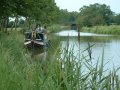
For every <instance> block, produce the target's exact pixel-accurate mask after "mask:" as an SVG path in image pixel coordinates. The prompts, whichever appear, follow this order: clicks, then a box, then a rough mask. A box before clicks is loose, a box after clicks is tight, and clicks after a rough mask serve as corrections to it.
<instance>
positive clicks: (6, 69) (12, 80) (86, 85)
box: [0, 32, 120, 90]
mask: <svg viewBox="0 0 120 90" xmlns="http://www.w3.org/2000/svg"><path fill="white" fill-rule="evenodd" d="M54 40H55V41H58V42H57V43H56V42H53V41H52V46H51V47H50V48H49V50H48V57H47V58H46V60H43V61H38V60H35V58H31V55H30V53H29V52H26V49H24V47H23V35H22V34H19V33H17V32H13V33H11V34H10V35H6V34H1V38H0V90H119V88H120V80H119V76H118V75H117V74H116V73H117V71H118V69H113V71H107V72H108V73H107V74H105V72H104V52H103V55H102V56H103V57H102V58H101V60H97V63H96V65H92V64H91V62H90V60H89V59H86V58H85V57H86V56H84V55H82V56H83V57H82V59H80V58H77V57H76V56H74V52H73V48H74V47H73V48H71V49H70V50H68V49H69V48H68V47H69V46H67V45H66V47H65V48H63V49H61V44H60V43H59V39H58V38H56V39H55V38H54ZM54 45H55V46H54ZM68 45H69V42H68ZM61 53H62V57H61ZM80 54H81V53H78V55H80ZM84 67H85V68H86V69H87V72H83V68H84Z"/></svg>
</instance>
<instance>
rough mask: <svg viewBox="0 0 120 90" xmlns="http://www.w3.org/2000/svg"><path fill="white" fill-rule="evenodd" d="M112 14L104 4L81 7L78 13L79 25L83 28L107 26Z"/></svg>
mask: <svg viewBox="0 0 120 90" xmlns="http://www.w3.org/2000/svg"><path fill="white" fill-rule="evenodd" d="M112 15H113V12H112V11H111V10H110V7H109V6H106V5H105V4H98V3H96V4H91V5H89V6H83V7H82V8H80V12H79V19H80V20H79V21H80V22H79V23H81V24H82V25H84V26H94V25H104V24H107V25H109V24H110V23H111V16H112Z"/></svg>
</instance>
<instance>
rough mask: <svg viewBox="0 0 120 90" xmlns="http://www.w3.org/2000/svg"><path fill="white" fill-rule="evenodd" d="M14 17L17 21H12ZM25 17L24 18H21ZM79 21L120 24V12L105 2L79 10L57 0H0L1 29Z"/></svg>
mask: <svg viewBox="0 0 120 90" xmlns="http://www.w3.org/2000/svg"><path fill="white" fill-rule="evenodd" d="M10 17H14V18H15V21H10ZM20 17H24V18H25V20H24V19H22V18H20ZM34 22H38V23H42V24H53V23H57V24H65V23H72V22H77V23H78V24H80V25H82V26H95V25H111V24H118V25H119V24H120V14H116V13H114V12H113V11H111V9H110V6H107V5H105V4H98V3H95V4H91V5H89V6H83V7H82V8H80V10H79V12H76V11H73V12H68V11H67V9H59V7H58V6H57V5H56V3H55V0H0V30H2V29H4V28H5V27H15V28H16V27H17V26H18V25H19V26H27V27H29V28H30V25H31V24H33V23H34Z"/></svg>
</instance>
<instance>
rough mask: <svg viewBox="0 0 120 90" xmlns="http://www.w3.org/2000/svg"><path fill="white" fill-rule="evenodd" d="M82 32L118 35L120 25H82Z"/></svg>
mask: <svg viewBox="0 0 120 90" xmlns="http://www.w3.org/2000/svg"><path fill="white" fill-rule="evenodd" d="M81 31H82V32H91V33H99V34H113V35H120V25H110V26H93V27H83V28H82V29H81Z"/></svg>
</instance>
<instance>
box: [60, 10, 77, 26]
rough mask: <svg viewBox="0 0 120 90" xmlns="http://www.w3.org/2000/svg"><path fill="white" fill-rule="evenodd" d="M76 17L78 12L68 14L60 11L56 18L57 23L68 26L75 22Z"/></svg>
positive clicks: (65, 11)
mask: <svg viewBox="0 0 120 90" xmlns="http://www.w3.org/2000/svg"><path fill="white" fill-rule="evenodd" d="M77 15H78V12H75V11H73V12H68V11H67V9H61V10H60V11H59V16H58V21H59V22H58V23H61V24H69V23H73V22H76V17H77Z"/></svg>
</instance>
